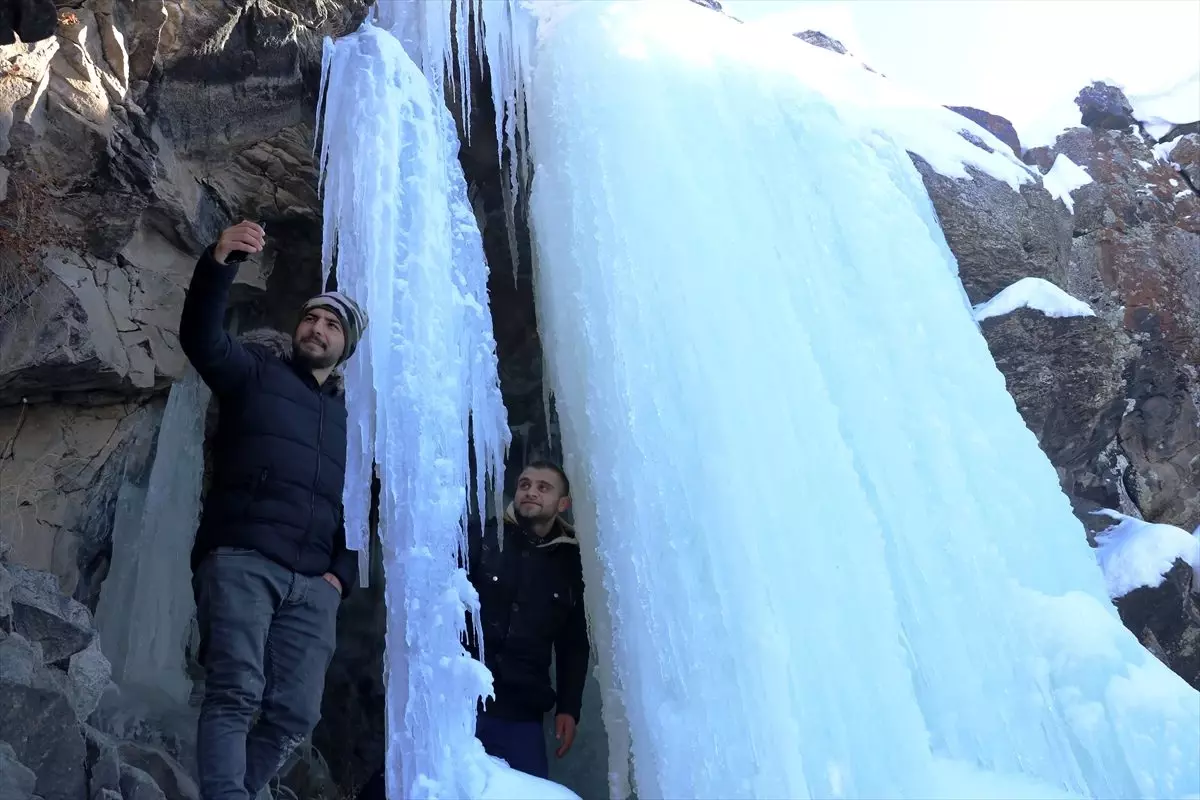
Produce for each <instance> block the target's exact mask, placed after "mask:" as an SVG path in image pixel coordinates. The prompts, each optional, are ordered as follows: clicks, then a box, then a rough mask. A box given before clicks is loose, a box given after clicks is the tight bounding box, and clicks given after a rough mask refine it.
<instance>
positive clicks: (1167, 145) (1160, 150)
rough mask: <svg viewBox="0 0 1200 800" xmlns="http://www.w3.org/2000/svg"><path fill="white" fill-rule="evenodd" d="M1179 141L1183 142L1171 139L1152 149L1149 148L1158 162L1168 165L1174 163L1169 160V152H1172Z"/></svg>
mask: <svg viewBox="0 0 1200 800" xmlns="http://www.w3.org/2000/svg"><path fill="white" fill-rule="evenodd" d="M1181 141H1183V140H1182V139H1172V140H1171V141H1169V142H1161V143H1159V144H1156V145H1154V147H1153V148H1151V149H1152V150H1153V151H1154V157H1155V158H1157V159H1158V160H1159V161H1165V162H1167V163H1168V164H1171V163H1174V162H1172V160H1171V151H1172V150H1174V149H1175V146H1176V145H1177V144H1179V143H1180V142H1181Z"/></svg>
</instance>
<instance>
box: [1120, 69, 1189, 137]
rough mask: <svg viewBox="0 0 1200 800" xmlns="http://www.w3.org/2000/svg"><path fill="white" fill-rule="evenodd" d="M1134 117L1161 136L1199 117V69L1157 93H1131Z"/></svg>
mask: <svg viewBox="0 0 1200 800" xmlns="http://www.w3.org/2000/svg"><path fill="white" fill-rule="evenodd" d="M1129 102H1130V104H1131V105H1132V106H1133V116H1134V118H1135V119H1136V120H1137V121H1138V122H1140V123H1142V127H1143V128H1145V129H1146V133H1148V134H1150V135H1151V136H1153V137H1154V138H1155V139H1161V138H1162V137H1164V136H1166V135H1167V134H1168V133H1170V132H1171V130H1172V129H1173V128H1175V127H1176V126H1177V125H1186V124H1187V123H1189V122H1196V121H1198V120H1200V71H1197V72H1196V73H1194V74H1192V75H1189V76H1187V77H1186V78H1184V79H1182V80H1180V81H1179V82H1178V83H1176V84H1175V85H1174V86H1171V87H1169V88H1167V89H1164V90H1162V91H1160V92H1153V93H1145V94H1131V95H1129Z"/></svg>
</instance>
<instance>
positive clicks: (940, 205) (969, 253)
mask: <svg viewBox="0 0 1200 800" xmlns="http://www.w3.org/2000/svg"><path fill="white" fill-rule="evenodd" d="M910 155H911V154H910ZM912 159H913V163H914V164H915V165H916V167H917V170H918V171H919V172H920V173H921V178H922V180H923V181H924V183H925V188H926V190H927V191H928V192H929V198H930V199H931V200H932V201H933V206H934V208H935V209H936V211H937V215H938V221H939V222H941V225H942V231H943V232H944V233H945V236H946V243H947V244H948V245H949V246H950V249H951V250H952V251H953V252H954V255H955V256H956V257H957V259H958V268H959V276H960V278H961V280H962V284H963V287H964V288H965V289H966V292H967V296H968V298H970V300H971V302H972V303H981V302H984V301H986V300H990V299H991V298H992V297H994V296H995V295H996V294H997V293H999V292H1000V291H1001V290H1003V289H1005V288H1007V287H1008V286H1011V285H1012V284H1013V283H1016V282H1017V281H1018V280H1020V279H1021V278H1025V277H1029V276H1033V277H1036V278H1044V279H1045V280H1048V281H1050V282H1051V283H1054V284H1056V285H1059V286H1062V285H1065V283H1066V272H1067V260H1068V256H1069V254H1070V248H1071V216H1070V213H1069V212H1068V211H1067V210H1066V208H1065V207H1064V206H1063V205H1062V203H1060V202H1058V201H1057V200H1055V199H1053V198H1052V197H1051V196H1050V194H1049V193H1048V192H1047V191H1046V190H1045V189H1043V188H1042V187H1041V186H1039V185H1036V184H1034V183H1029V184H1025V185H1023V186H1022V187H1021V190H1020V191H1014V190H1013V189H1012V187H1010V186H1009V185H1008V184H1007V183H1004V182H1003V181H999V180H997V179H995V178H993V177H991V176H990V175H986V174H984V173H982V172H980V171H978V170H975V169H974V168H973V167H969V166H968V167H967V171H968V173H969V174H970V175H971V178H972V179H971V180H955V179H953V178H947V177H946V176H944V175H941V174H940V173H938V172H937V171H936V170H934V169H933V168H932V167H930V166H929V164H928V163H927V162H926V161H925V160H924V159H922V158H920V157H919V156H915V155H913V156H912Z"/></svg>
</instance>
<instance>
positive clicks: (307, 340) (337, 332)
mask: <svg viewBox="0 0 1200 800" xmlns="http://www.w3.org/2000/svg"><path fill="white" fill-rule="evenodd" d="M345 347H346V334H345V333H344V332H343V331H342V323H341V322H340V321H338V318H337V315H336V314H334V313H333V312H332V311H329V310H328V309H325V308H314V309H311V310H310V311H309V312H308V313H307V314H305V315H304V319H302V320H300V325H299V326H297V328H296V334H295V335H294V336H293V337H292V351H293V352H294V353H295V356H296V358H297V360H299V361H300V362H301V363H303V364H305V365H306V366H308V367H309V368H310V369H328V368H329V367H332V366H334V365H336V364H337V363H338V359H340V358H341V357H342V350H343V349H345Z"/></svg>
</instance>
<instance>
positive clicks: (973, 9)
mask: <svg viewBox="0 0 1200 800" xmlns="http://www.w3.org/2000/svg"><path fill="white" fill-rule="evenodd" d="M723 4H724V6H725V9H726V11H728V12H729V13H731V14H733V15H734V16H736V17H739V18H740V19H743V20H745V21H746V22H749V23H752V24H756V25H763V26H765V27H770V28H773V29H776V30H778V31H780V32H794V31H796V30H802V29H804V28H818V29H822V30H824V31H825V32H826V33H828V34H830V35H831V36H834V37H836V38H839V39H841V40H842V41H843V42H844V43H845V44H846V46H847V47H849V48H850V49H851V50H852V51H854V52H855V54H856V55H858V56H859V57H860V58H862V59H863V60H864V61H866V62H867V63H868V64H870V65H871V66H872V67H874V68H875V69H877V70H879V71H880V72H882V73H884V74H885V75H887V76H888V77H890V78H893V79H895V80H899V81H901V82H903V83H904V84H906V85H907V86H910V87H912V88H914V89H917V90H919V91H921V92H922V93H924V94H926V95H927V96H929V97H930V98H931V99H933V100H935V101H937V102H939V103H943V104H947V105H972V106H976V107H979V108H983V109H985V110H988V111H991V112H993V113H996V114H1000V115H1002V116H1005V117H1007V118H1009V119H1010V120H1012V122H1013V123H1014V124H1015V125H1016V126H1017V129H1018V132H1020V133H1021V135H1022V138H1023V139H1026V138H1028V139H1029V140H1030V141H1028V142H1025V143H1026V145H1027V146H1028V145H1031V144H1039V143H1044V142H1043V141H1034V140H1039V139H1040V140H1048V138H1051V137H1052V136H1053V133H1054V132H1055V131H1057V130H1059V129H1061V128H1062V127H1065V126H1067V125H1071V124H1076V123H1077V122H1078V112H1077V111H1076V109H1075V107H1074V104H1073V103H1072V102H1071V101H1072V100H1073V99H1074V97H1075V95H1076V93H1077V92H1078V91H1079V89H1080V88H1082V87H1083V86H1084V85H1085V84H1087V83H1089V82H1090V81H1091V80H1096V79H1108V80H1112V81H1116V82H1119V83H1121V84H1123V85H1124V86H1125V87H1126V88H1127V89H1128V91H1129V92H1130V93H1131V94H1132V93H1152V92H1157V91H1162V90H1165V89H1167V88H1170V86H1171V85H1174V84H1178V83H1179V82H1180V80H1182V79H1185V78H1187V77H1189V76H1192V75H1195V74H1197V73H1200V49H1198V47H1197V45H1196V38H1195V32H1196V31H1200V2H1196V0H1095V1H1094V2H1084V0H1040V2H1034V1H1033V0H1007V1H1004V0H959V1H957V2H956V0H723ZM1184 31H1190V32H1191V33H1188V34H1184V33H1183V32H1184ZM1195 103H1196V106H1197V109H1198V113H1197V115H1196V118H1200V96H1197V97H1196V98H1195Z"/></svg>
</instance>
